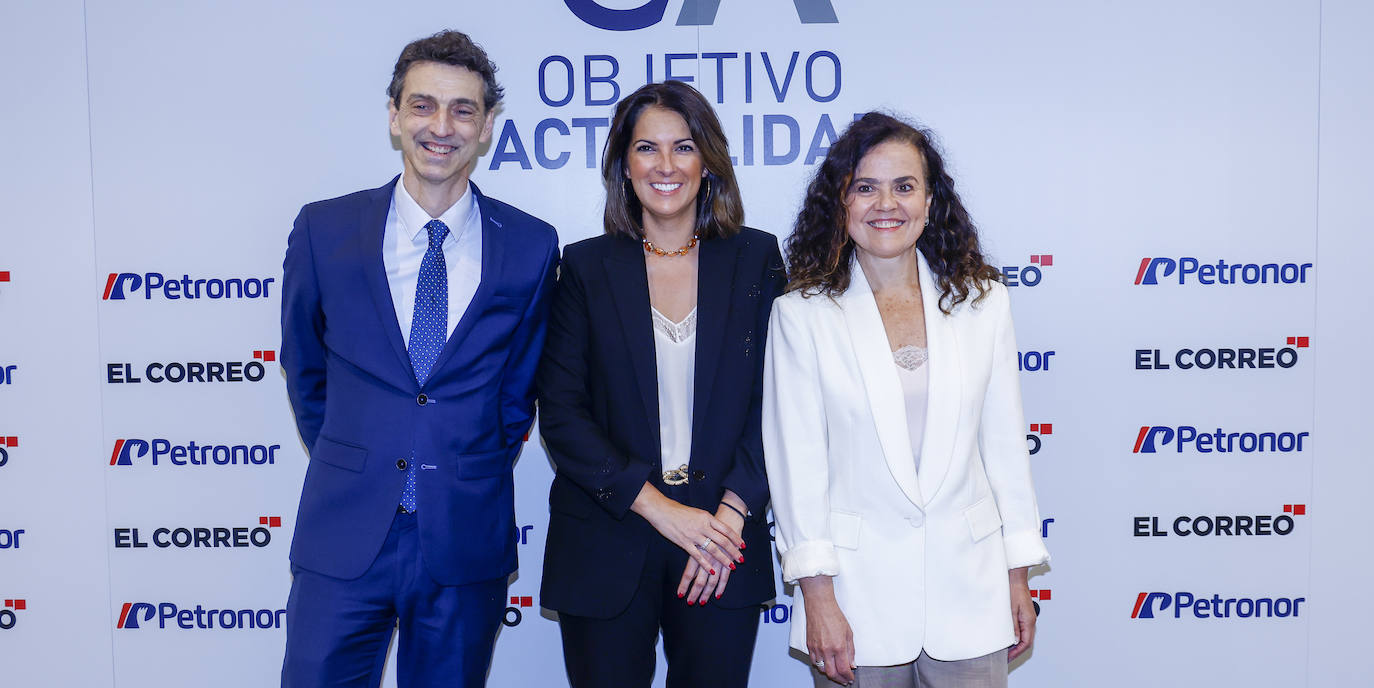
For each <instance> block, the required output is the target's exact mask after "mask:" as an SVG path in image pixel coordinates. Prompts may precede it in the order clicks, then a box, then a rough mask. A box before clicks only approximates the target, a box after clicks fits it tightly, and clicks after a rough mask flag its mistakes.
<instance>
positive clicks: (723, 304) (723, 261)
mask: <svg viewBox="0 0 1374 688" xmlns="http://www.w3.org/2000/svg"><path fill="white" fill-rule="evenodd" d="M699 245H700V246H701V248H700V251H701V253H700V254H698V256H697V341H696V365H695V369H696V370H695V372H694V373H693V378H692V384H693V399H692V447H693V448H695V447H706V446H710V445H709V443H708V442H707V441H706V438H705V437H703V436H702V435H703V434H704V433H707V432H710V431H711V428H710V427H709V426H708V424H707V423H706V419H707V416H708V414H707V409H709V408H711V388H712V386H713V383H714V382H715V379H716V366H715V365H714V362H715V361H717V360H719V358H720V350H721V346H722V344H724V340H725V327H726V323H727V322H728V321H729V318H730V303H731V300H730V294H731V293H732V291H733V287H734V283H735V270H736V268H737V267H738V265H739V260H738V257H739V252H740V243H739V242H731V241H727V240H725V239H710V240H707V241H703V242H701V243H700V244H699ZM693 454H695V451H694V452H693ZM692 458H693V459H694V460H695V459H696V457H695V456H693V457H692Z"/></svg>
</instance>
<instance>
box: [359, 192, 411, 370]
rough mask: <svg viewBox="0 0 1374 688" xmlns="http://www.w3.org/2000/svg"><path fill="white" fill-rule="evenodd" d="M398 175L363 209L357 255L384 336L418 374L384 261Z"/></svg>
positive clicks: (399, 357)
mask: <svg viewBox="0 0 1374 688" xmlns="http://www.w3.org/2000/svg"><path fill="white" fill-rule="evenodd" d="M400 179H401V178H400V176H399V175H398V176H397V177H396V178H395V179H392V180H391V183H390V184H387V185H386V186H383V187H382V188H380V189H377V190H375V191H374V192H373V194H372V198H371V200H370V202H369V203H368V204H367V206H366V207H365V208H363V212H362V217H361V218H360V222H361V224H362V227H361V230H362V231H360V232H359V233H358V255H360V256H362V264H363V279H364V281H365V282H366V283H367V291H368V293H369V294H371V295H372V304H373V306H374V307H376V309H377V319H378V322H380V323H381V324H382V329H383V331H384V336H385V337H386V340H387V342H389V343H390V344H391V348H392V350H393V351H394V352H395V353H396V358H397V360H398V362H399V363H400V364H401V365H402V366H404V367H405V368H404V369H405V371H406V372H407V373H410V377H411V379H414V377H415V375H414V372H413V371H412V369H411V366H410V354H408V353H407V352H406V345H405V340H404V339H402V338H401V325H400V323H399V322H397V320H396V305H395V304H394V303H392V301H391V285H390V283H388V282H387V280H386V264H385V263H383V262H382V241H383V240H384V237H385V235H386V217H387V212H388V211H390V210H391V195H392V194H393V193H394V192H395V189H396V184H397V183H398V182H399V180H400Z"/></svg>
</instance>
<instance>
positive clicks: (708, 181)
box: [705, 177, 711, 198]
mask: <svg viewBox="0 0 1374 688" xmlns="http://www.w3.org/2000/svg"><path fill="white" fill-rule="evenodd" d="M705 197H706V198H710V197H711V178H710V177H707V178H706V196H705Z"/></svg>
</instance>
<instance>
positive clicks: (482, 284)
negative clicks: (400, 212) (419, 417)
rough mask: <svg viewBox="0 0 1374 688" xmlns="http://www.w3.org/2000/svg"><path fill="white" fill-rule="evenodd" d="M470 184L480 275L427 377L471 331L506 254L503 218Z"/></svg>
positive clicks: (456, 349) (435, 371)
mask: <svg viewBox="0 0 1374 688" xmlns="http://www.w3.org/2000/svg"><path fill="white" fill-rule="evenodd" d="M468 184H469V185H471V187H472V196H473V198H474V199H475V200H476V201H477V209H478V210H479V211H480V212H481V215H482V279H481V281H479V282H478V283H477V292H476V293H475V294H473V295H472V302H471V303H469V304H468V307H467V310H465V311H463V315H462V316H461V317H459V319H458V324H457V325H456V326H454V328H453V333H452V334H450V335H449V336H448V341H447V342H445V343H444V348H443V349H441V350H440V351H439V357H438V358H437V359H435V361H434V368H433V370H432V371H431V373H430V376H429V379H431V380H433V379H434V378H435V373H437V372H438V371H439V370H440V369H442V368H443V366H444V364H445V363H447V362H448V360H449V359H451V358H453V354H454V353H455V352H457V351H458V349H459V348H460V347H462V345H463V341H464V339H466V338H467V336H468V334H469V333H470V332H471V331H472V327H473V324H474V323H476V322H477V320H478V319H479V318H481V316H482V311H483V310H484V309H485V308H486V305H487V301H489V300H490V299H491V295H492V294H493V293H495V291H496V285H497V284H498V283H499V282H500V279H501V261H502V260H503V259H504V258H505V255H506V242H505V235H504V233H503V232H502V231H501V228H502V226H503V224H502V223H503V222H504V218H502V217H501V216H500V213H499V212H498V209H497V208H496V206H495V205H493V204H492V203H491V202H490V201H488V200H487V197H486V196H483V195H482V192H481V191H479V190H478V189H477V185H476V184H473V183H472V182H468Z"/></svg>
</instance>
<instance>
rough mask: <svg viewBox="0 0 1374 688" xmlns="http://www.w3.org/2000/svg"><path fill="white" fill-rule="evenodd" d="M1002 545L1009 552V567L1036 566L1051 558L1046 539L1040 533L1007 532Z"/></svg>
mask: <svg viewBox="0 0 1374 688" xmlns="http://www.w3.org/2000/svg"><path fill="white" fill-rule="evenodd" d="M1002 547H1003V549H1005V550H1006V553H1007V568H1009V569H1019V568H1021V567H1022V566H1035V565H1036V564H1044V563H1046V562H1048V561H1049V560H1050V552H1049V550H1047V549H1045V541H1044V538H1042V537H1040V533H1008V534H1005V535H1003V536H1002Z"/></svg>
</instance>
